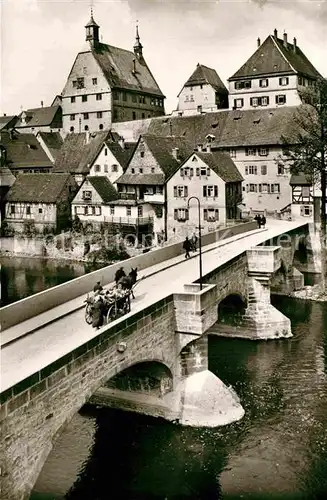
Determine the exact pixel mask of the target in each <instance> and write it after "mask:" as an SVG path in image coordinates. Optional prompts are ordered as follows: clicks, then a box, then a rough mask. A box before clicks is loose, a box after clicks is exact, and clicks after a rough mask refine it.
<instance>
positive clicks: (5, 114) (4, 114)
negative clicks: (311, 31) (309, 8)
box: [3, 38, 295, 116]
mask: <svg viewBox="0 0 327 500" xmlns="http://www.w3.org/2000/svg"><path fill="white" fill-rule="evenodd" d="M294 40H295V38H294ZM3 116H7V113H3Z"/></svg>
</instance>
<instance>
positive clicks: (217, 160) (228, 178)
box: [195, 151, 244, 182]
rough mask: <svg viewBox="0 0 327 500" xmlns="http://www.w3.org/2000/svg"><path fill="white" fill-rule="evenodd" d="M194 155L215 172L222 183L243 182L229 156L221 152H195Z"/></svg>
mask: <svg viewBox="0 0 327 500" xmlns="http://www.w3.org/2000/svg"><path fill="white" fill-rule="evenodd" d="M195 154H196V155H197V156H198V157H199V158H200V159H201V160H203V161H204V162H205V163H206V165H208V167H210V168H211V169H212V170H213V171H214V172H216V174H217V175H219V177H220V178H221V179H222V180H223V181H224V182H240V181H243V180H244V179H243V177H242V176H241V174H240V172H239V170H238V168H237V166H236V165H235V163H234V162H233V160H232V159H231V157H230V156H229V154H226V153H222V152H221V151H212V152H209V153H207V152H202V151H201V152H200V151H197V152H195Z"/></svg>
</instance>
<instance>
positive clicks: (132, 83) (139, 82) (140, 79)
mask: <svg viewBox="0 0 327 500" xmlns="http://www.w3.org/2000/svg"><path fill="white" fill-rule="evenodd" d="M92 54H93V55H94V57H95V59H96V61H97V62H98V64H99V66H100V68H101V69H102V71H103V73H104V75H105V77H106V79H107V81H108V83H109V85H110V87H111V88H117V89H128V90H136V91H138V92H147V93H150V94H153V95H156V96H161V97H163V93H162V92H161V90H160V88H159V87H158V84H157V82H156V81H155V79H154V77H153V75H152V73H151V71H150V70H149V68H148V66H147V64H146V62H145V60H144V59H143V58H140V59H139V58H138V57H137V56H136V55H135V54H134V52H131V51H129V50H125V49H121V48H119V47H113V46H112V45H106V44H104V43H99V44H97V45H96V46H95V47H93V48H92ZM134 60H135V69H136V71H135V73H134V72H133V68H134V63H133V61H134Z"/></svg>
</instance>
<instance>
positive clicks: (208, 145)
mask: <svg viewBox="0 0 327 500" xmlns="http://www.w3.org/2000/svg"><path fill="white" fill-rule="evenodd" d="M206 150H207V153H211V144H210V143H209V142H208V144H207V145H206Z"/></svg>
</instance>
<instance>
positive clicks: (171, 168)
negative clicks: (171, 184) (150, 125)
mask: <svg viewBox="0 0 327 500" xmlns="http://www.w3.org/2000/svg"><path fill="white" fill-rule="evenodd" d="M142 138H143V139H144V142H145V143H146V144H147V146H148V148H149V149H150V151H151V153H152V154H153V156H154V158H155V159H156V160H157V162H158V164H159V166H160V168H161V169H162V171H163V173H164V174H165V178H166V180H167V179H169V177H171V176H172V175H173V174H174V173H175V172H176V170H177V169H178V168H179V167H180V165H181V163H182V162H183V161H184V160H185V159H186V158H187V157H188V155H189V154H190V153H191V152H192V151H193V144H191V143H190V142H189V141H187V140H186V139H185V138H183V137H176V136H168V137H162V136H157V135H149V134H146V135H143V136H142ZM174 148H178V160H177V159H176V158H175V157H174V156H173V149H174Z"/></svg>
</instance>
